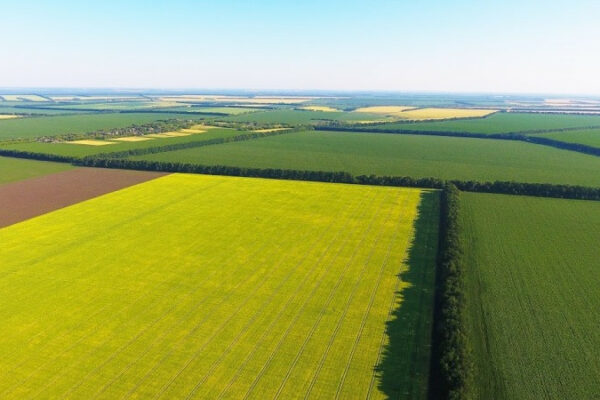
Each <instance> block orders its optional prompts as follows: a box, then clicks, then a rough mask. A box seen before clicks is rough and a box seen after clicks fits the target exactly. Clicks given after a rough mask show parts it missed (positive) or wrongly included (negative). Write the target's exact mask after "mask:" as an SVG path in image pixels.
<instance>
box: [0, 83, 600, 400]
mask: <svg viewBox="0 0 600 400" xmlns="http://www.w3.org/2000/svg"><path fill="white" fill-rule="evenodd" d="M0 97H1V96H0ZM392 97H393V96H392ZM0 100H1V102H0V142H2V143H0V150H8V151H6V152H5V153H4V154H12V155H15V154H14V153H10V151H11V150H18V151H21V152H27V154H23V153H21V154H19V156H27V157H31V158H38V159H48V158H50V159H52V156H57V157H55V158H53V159H64V158H58V157H59V156H67V157H73V163H74V164H75V165H81V164H85V165H102V166H106V165H108V166H113V167H114V166H115V165H120V166H121V167H136V168H137V167H139V168H141V169H148V170H149V171H132V170H117V169H98V168H83V167H78V168H76V167H75V166H73V165H70V164H66V163H64V164H59V163H52V162H43V161H34V160H26V159H19V158H7V157H0V243H1V244H2V245H1V246H0V292H2V293H5V294H6V295H5V296H4V297H3V300H2V302H0V303H1V304H0V319H1V320H2V324H0V354H2V356H1V357H0V399H5V398H7V399H11V398H14V399H21V398H40V397H41V398H61V399H62V398H85V399H96V398H107V399H108V398H110V399H112V398H122V399H124V398H149V397H152V398H160V397H162V398H186V399H191V398H211V399H213V398H215V399H221V398H243V399H250V398H256V399H263V398H281V399H285V398H305V399H306V398H399V399H427V398H437V396H438V394H440V393H441V392H443V391H445V390H446V389H445V388H444V387H443V386H444V382H446V383H447V381H445V379H448V378H449V375H450V374H451V373H452V372H450V373H448V370H449V369H454V371H460V372H457V374H458V375H460V376H458V377H457V376H454V377H453V378H457V379H456V381H457V382H458V381H460V379H462V378H465V382H467V383H466V385H465V387H464V388H463V387H461V388H460V389H459V390H460V391H462V390H464V391H465V392H468V394H469V395H470V396H472V397H473V398H477V399H482V400H483V399H511V398H518V399H541V398H560V399H567V398H573V399H588V398H590V399H591V398H596V397H598V394H599V393H600V386H599V385H598V379H597V378H598V376H600V361H599V360H600V357H598V349H599V348H600V335H599V334H598V332H599V329H598V327H600V319H599V317H598V312H597V310H598V309H600V297H599V296H598V289H597V286H598V281H599V280H598V278H599V277H600V275H599V274H598V271H597V269H598V268H597V267H598V260H600V250H599V249H600V248H599V247H598V243H597V242H598V237H599V234H600V230H599V228H598V227H600V203H599V202H597V201H596V202H594V201H582V200H566V199H550V198H535V197H523V196H516V195H498V194H475V193H467V192H463V193H462V194H460V195H459V197H460V201H459V203H460V207H461V210H460V224H459V225H460V226H459V229H458V233H457V235H459V236H461V238H462V245H463V246H464V248H463V250H464V259H460V256H458V257H457V258H456V259H452V262H448V263H447V264H446V261H442V262H440V264H439V265H438V261H439V260H446V258H445V257H446V256H447V255H448V254H449V253H451V251H450V250H444V249H448V248H451V246H450V247H441V249H442V250H443V251H442V252H441V253H440V254H438V241H440V235H439V233H440V232H439V227H438V224H439V221H440V219H441V221H442V222H443V223H444V230H442V233H444V232H455V231H454V228H452V229H450V228H448V227H449V226H450V225H452V224H451V223H448V221H451V220H452V219H451V218H447V217H448V216H449V215H450V214H452V211H451V210H450V209H452V210H453V209H454V208H453V207H454V206H452V207H450V206H447V203H445V202H444V203H442V204H443V205H444V207H441V208H442V209H443V210H440V204H439V202H440V199H439V197H440V196H439V192H438V191H434V190H425V189H407V188H393V187H383V186H366V185H346V184H331V183H316V182H303V181H289V180H288V181H286V180H267V179H258V178H239V177H217V176H204V175H185V174H172V175H168V174H166V173H157V172H150V171H151V170H155V169H164V170H171V171H172V170H180V171H181V170H185V169H184V168H186V167H185V166H184V167H183V168H182V166H181V165H177V164H180V163H183V164H186V163H187V164H198V165H203V166H207V167H209V168H204V169H202V170H203V171H207V172H208V173H216V172H218V173H226V174H227V173H231V174H241V175H244V174H247V173H249V171H235V170H234V169H227V168H222V166H231V167H241V168H274V169H288V170H308V171H328V172H339V171H344V172H348V173H350V174H352V175H355V176H356V175H379V176H386V175H387V176H389V175H394V176H408V177H412V178H430V177H431V178H438V179H447V180H452V179H457V180H461V181H479V182H484V181H495V180H500V181H513V182H516V183H512V184H505V185H502V188H500V189H499V188H498V187H499V186H500V185H487V186H485V185H479V186H478V184H477V183H475V184H474V185H471V186H469V185H464V188H465V190H481V188H482V187H484V188H485V189H484V190H492V191H502V192H511V193H527V194H534V195H543V196H564V197H569V196H570V197H571V198H598V196H597V193H598V192H597V190H598V189H597V188H600V173H599V172H600V159H599V158H598V157H597V156H594V155H590V154H583V153H581V152H578V151H575V150H580V151H587V153H593V150H590V149H581V148H576V147H575V146H565V145H564V144H553V143H546V144H548V145H541V144H533V143H527V142H526V141H516V140H498V139H497V138H495V139H494V138H491V137H490V136H485V138H472V137H471V138H469V137H450V136H433V135H426V134H415V133H416V132H410V131H436V132H444V133H446V134H454V135H455V136H456V133H465V134H469V133H470V134H487V135H491V134H507V133H519V134H524V135H531V136H535V137H539V138H549V139H553V140H557V141H563V142H565V143H578V144H583V145H587V146H592V147H598V148H600V116H599V115H595V116H594V115H575V114H560V113H555V114H541V113H524V112H504V111H506V110H515V109H519V107H521V106H522V107H533V108H534V109H535V110H538V108H539V109H542V108H543V106H542V105H540V104H541V103H543V104H545V103H546V101H545V100H543V99H542V100H539V99H533V100H532V99H530V101H529V102H527V101H525V102H524V103H522V104H521V103H520V102H519V99H513V100H511V101H509V100H503V99H500V98H496V97H493V98H491V97H489V96H483V95H482V96H479V97H473V96H466V97H464V98H460V99H459V98H458V97H457V98H445V97H443V96H442V97H440V96H435V95H430V94H427V95H425V94H424V95H420V96H417V95H415V96H396V97H393V98H390V97H389V96H388V97H386V96H383V97H380V96H375V95H366V96H365V97H364V98H361V97H339V98H338V97H333V96H332V97H318V96H317V97H311V96H305V97H302V96H261V95H257V96H251V95H246V94H244V95H238V96H235V95H195V94H190V95H185V94H182V95H176V94H170V95H156V94H155V95H148V96H146V95H141V94H140V95H137V94H135V95H103V94H97V95H87V96H83V95H81V96H80V95H68V94H61V95H57V96H54V95H52V96H50V97H45V96H39V95H33V94H30V95H7V96H4V98H0ZM540 101H541V103H540ZM557 101H558V100H556V99H554V102H553V101H552V99H550V100H549V104H551V105H552V107H563V106H564V107H567V106H568V107H572V106H573V107H574V105H572V104H571V103H570V102H568V101H567V102H565V103H564V104H563V102H564V101H563V100H561V101H560V102H558V103H557ZM473 102H476V104H475V103H473ZM519 104H521V105H519ZM561 104H562V105H561ZM584 104H588V103H586V102H584ZM36 106H37V107H38V108H35V107H36ZM546 106H547V105H546ZM442 107H445V108H442ZM477 107H479V108H477ZM536 107H537V108H536ZM548 107H549V106H548ZM586 107H587V106H586ZM590 107H591V106H590ZM594 107H595V106H594ZM48 108H49V109H48ZM71 109H72V110H71ZM496 109H498V110H504V111H501V112H495V110H496ZM76 110H79V111H76ZM547 111H548V110H547ZM550 111H552V110H550ZM491 112H494V114H493V115H487V114H488V113H491ZM58 113H64V114H65V115H56V114H58ZM194 113H196V114H194ZM201 113H204V114H201ZM14 114H19V117H18V118H13V115H14ZM38 114H48V115H47V116H40V115H38ZM67 114H68V115H67ZM3 116H8V117H10V118H3ZM457 117H458V118H459V119H450V118H457ZM469 117H471V118H469ZM402 118H405V119H415V120H416V119H446V120H444V121H441V120H440V121H430V122H409V121H405V122H398V121H399V120H400V119H402ZM460 118H463V119H460ZM167 119H178V120H179V121H176V122H172V121H169V123H160V124H155V125H154V126H153V127H152V129H147V128H148V127H143V128H140V127H136V126H134V125H142V124H148V123H152V122H155V121H159V120H167ZM191 119H196V120H202V125H201V126H191V121H190V120H191ZM198 123H200V122H198ZM366 124H367V125H366ZM216 125H221V126H223V127H221V128H219V127H217V126H216ZM311 125H312V126H313V127H315V128H316V129H323V130H312V129H313V127H308V126H311ZM225 126H226V127H227V128H224V127H225ZM302 126H304V128H302ZM327 126H328V127H329V128H330V129H338V130H328V131H325V130H324V129H326V128H325V127H327ZM340 126H350V128H348V129H354V130H355V131H354V132H350V131H347V132H344V131H340V130H339V129H340ZM126 127H127V128H129V129H127V130H121V131H120V132H119V134H120V136H110V135H104V136H102V135H89V136H84V135H77V136H71V137H69V139H65V138H66V137H67V136H64V137H62V138H60V137H59V138H57V137H54V138H52V142H49V141H47V139H46V138H44V139H40V137H42V136H58V135H65V134H70V133H71V134H84V133H90V132H94V131H97V130H114V129H120V128H126ZM290 127H293V128H296V129H293V130H291V129H289V128H290ZM358 128H360V130H367V129H368V130H369V132H356V130H359V129H358ZM300 129H305V130H303V131H299V130H300ZM163 130H171V132H164V133H148V132H160V131H163ZM384 130H405V131H409V132H408V133H407V134H405V133H402V134H398V133H396V134H394V133H389V134H388V133H385V132H383V131H384ZM234 137H235V139H234ZM512 139H514V137H513V138H512ZM521 139H522V138H521ZM66 140H70V141H66ZM234 140H235V141H234ZM224 142H225V143H224ZM207 144H211V146H207ZM171 145H174V147H171ZM554 145H555V146H556V147H551V146H554ZM557 147H559V148H557ZM565 147H571V148H574V150H565V149H564V148H565ZM176 149H178V150H176ZM120 152H123V153H120ZM106 153H118V154H112V155H109V156H107V155H106ZM133 154H135V155H133ZM87 156H90V158H88V159H85V160H81V159H79V158H83V157H87ZM127 156H129V159H131V160H136V161H146V162H141V163H127V162H124V161H123V160H116V162H110V161H107V160H98V159H99V158H103V157H109V158H113V159H114V158H116V157H127ZM154 161H159V162H164V163H168V164H167V165H156V164H153V163H152V162H154ZM214 166H217V168H212V167H214ZM191 170H194V169H191ZM196 170H200V169H196ZM250 172H251V171H250ZM255 172H256V171H255ZM261 172H263V173H265V176H278V174H277V171H261ZM279 172H280V171H279ZM333 175H334V174H311V179H314V178H313V177H314V176H318V178H317V179H329V178H330V177H331V176H333ZM294 176H295V177H300V178H301V179H303V178H302V177H304V176H305V174H301V173H299V174H294ZM288 178H289V176H288ZM331 179H332V180H337V178H335V179H334V178H331ZM359 181H361V180H358V179H357V180H356V181H355V182H359ZM406 181H409V180H406ZM371 182H376V179H373V180H372V181H371ZM413 182H414V181H413ZM387 183H390V182H389V181H387ZM519 183H545V184H560V185H582V186H586V188H564V187H552V188H550V189H548V188H547V187H541V188H540V186H536V187H534V189H531V186H528V185H520V184H519ZM461 187H463V186H461ZM490 188H491V189H490ZM546 189H548V190H546ZM444 193H448V192H444ZM594 196H596V197H594ZM442 198H446V197H443V196H442ZM452 241H453V239H452V237H450V236H448V237H445V236H443V235H442V240H441V242H442V245H444V246H448V245H449V243H450V244H452V243H451V242H452ZM456 242H457V243H458V242H459V241H458V240H457V241H456ZM444 251H445V252H444ZM456 253H457V254H459V253H460V251H457V252H456ZM452 255H455V254H452ZM456 260H458V261H456ZM453 262H456V263H457V264H453ZM448 266H449V267H451V268H456V270H457V271H464V272H463V274H464V279H465V282H458V285H455V286H456V287H455V286H453V285H454V284H455V283H457V282H454V281H452V279H460V278H456V277H452V276H451V278H450V279H449V278H448V276H449V275H452V273H453V271H451V270H450V269H445V268H447V267H448ZM437 268H439V270H440V272H441V273H440V274H439V276H440V278H439V279H440V281H439V282H436V269H437ZM448 282H449V283H448ZM462 283H464V288H461V287H462V286H463V285H462ZM444 284H448V286H444ZM440 288H444V289H440ZM448 288H449V291H448V290H446V289H448ZM436 289H437V293H434V292H436ZM453 290H456V291H457V292H458V294H456V293H451V292H452V291H453ZM461 290H464V293H461V292H460V291H461ZM455 295H456V296H455ZM462 295H464V299H465V301H466V312H465V314H464V315H463V314H461V313H462V312H463V311H465V310H464V309H463V308H462V307H463V305H462V304H461V301H460V299H461V298H462ZM434 296H437V297H436V298H437V300H438V302H437V303H438V304H437V306H438V307H440V308H439V309H438V310H436V312H434ZM457 299H458V300H457ZM454 301H456V302H455V303H453V302H454ZM445 302H448V303H449V304H450V303H451V304H450V305H449V306H448V304H446V303H445ZM440 310H441V311H440ZM461 316H465V320H464V321H459V320H460V319H461ZM434 317H435V318H436V322H438V323H440V324H442V325H438V328H440V329H436V330H435V332H434V331H433V329H432V327H433V323H434ZM437 318H441V319H440V320H438V319H437ZM444 318H447V319H444ZM452 318H455V320H452ZM440 321H442V322H440ZM456 322H458V324H457V325H456V326H453V324H454V323H456ZM463 324H466V327H465V326H464V325H463ZM454 328H456V329H454ZM453 329H454V330H453ZM456 333H458V334H457V335H456V337H458V340H455V341H454V342H452V340H453V339H452V338H453V336H452V335H454V334H456ZM463 334H464V336H462V335H463ZM444 335H446V336H444ZM456 337H454V339H455V338H456ZM447 338H450V339H447ZM463 339H464V340H465V341H466V342H468V343H469V345H470V347H471V349H470V351H466V352H464V353H463V352H462V347H460V346H461V344H460V341H461V340H463ZM440 343H441V344H440ZM449 343H450V344H449ZM457 343H458V344H457ZM432 346H433V347H434V348H435V350H440V348H442V349H441V351H440V354H443V356H442V357H441V358H440V357H439V354H437V353H436V352H435V351H434V353H436V354H431V353H432V350H431V348H432ZM438 346H440V347H438ZM444 346H446V347H445V348H444ZM453 351H454V352H453ZM462 354H467V359H466V363H467V364H468V363H470V362H473V370H472V373H473V376H472V377H469V376H467V375H468V372H467V373H464V371H466V370H467V369H468V368H466V369H463V368H462V367H461V364H460V363H461V361H462V360H460V357H461V355H462ZM448 355H450V356H451V357H450V359H448V358H444V357H447V356H448ZM452 356H454V359H452ZM468 357H470V358H468ZM457 360H458V361H457ZM438 363H439V364H438ZM440 365H443V366H448V365H451V366H457V367H456V368H446V369H444V368H443V367H442V368H438V367H440ZM438 369H439V370H440V371H441V370H444V372H442V375H443V374H447V376H444V377H440V376H436V375H435V374H434V375H433V376H432V379H430V376H429V373H430V371H434V373H437V371H438ZM463 373H464V376H463V375H462V374H463ZM453 378H450V379H453ZM459 384H461V383H459ZM438 390H439V391H440V393H438V392H437V391H438ZM430 391H431V392H430ZM461 393H462V392H461Z"/></svg>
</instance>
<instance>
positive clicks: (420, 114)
mask: <svg viewBox="0 0 600 400" xmlns="http://www.w3.org/2000/svg"><path fill="white" fill-rule="evenodd" d="M355 111H358V112H367V113H369V112H371V113H376V114H383V115H389V116H393V117H397V118H400V119H408V120H428V119H448V118H476V117H485V116H486V115H489V114H493V113H495V112H496V111H497V110H478V109H472V108H418V109H413V107H403V106H375V107H362V108H358V109H356V110H355Z"/></svg>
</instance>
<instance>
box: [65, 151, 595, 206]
mask: <svg viewBox="0 0 600 400" xmlns="http://www.w3.org/2000/svg"><path fill="white" fill-rule="evenodd" d="M74 163H75V164H77V165H83V166H90V167H104V168H123V169H140V170H146V171H162V172H182V173H196V174H208V175H230V176H245V177H260V178H271V179H290V180H304V181H316V182H333V183H349V184H358V185H376V186H398V187H420V188H432V189H443V188H444V187H445V186H446V185H447V184H448V183H451V184H453V185H454V186H456V187H457V188H458V189H459V190H464V191H469V192H482V193H500V194H511V195H524V196H537V197H556V198H564V199H579V200H597V201H600V188H594V187H587V186H574V185H555V184H547V183H520V182H502V181H495V182H478V181H461V180H450V181H446V180H443V179H438V178H413V177H409V176H376V175H359V176H355V175H352V174H350V173H349V172H345V171H309V170H293V169H279V168H245V167H235V166H226V165H200V164H190V163H180V162H165V161H148V160H130V159H125V158H99V157H94V156H91V157H85V158H83V159H77V160H75V161H74Z"/></svg>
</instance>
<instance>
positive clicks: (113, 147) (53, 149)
mask: <svg viewBox="0 0 600 400" xmlns="http://www.w3.org/2000/svg"><path fill="white" fill-rule="evenodd" d="M243 134H244V132H242V131H238V130H234V129H209V130H208V131H207V132H204V133H201V134H194V135H190V136H181V137H165V138H153V139H151V140H147V141H143V142H118V141H114V144H110V145H106V146H88V145H80V144H72V143H67V142H62V143H44V142H25V143H12V144H6V145H0V150H2V149H8V150H20V151H29V152H33V153H41V154H53V155H60V156H70V157H85V156H91V155H94V154H101V153H110V152H116V151H126V150H131V149H145V148H149V147H159V146H166V145H171V144H179V143H190V142H201V141H205V140H211V139H215V138H221V137H223V138H224V137H231V136H238V135H243Z"/></svg>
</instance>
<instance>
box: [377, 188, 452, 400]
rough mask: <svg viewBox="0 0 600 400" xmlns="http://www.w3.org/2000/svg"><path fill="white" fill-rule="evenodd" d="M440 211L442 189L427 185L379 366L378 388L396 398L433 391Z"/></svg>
mask: <svg viewBox="0 0 600 400" xmlns="http://www.w3.org/2000/svg"><path fill="white" fill-rule="evenodd" d="M439 213H440V210H439V192H437V191H424V192H423V193H422V194H421V202H420V204H419V207H418V214H417V218H416V220H415V223H414V228H415V235H414V238H413V241H412V243H411V247H410V249H409V253H408V257H407V264H408V270H407V271H404V272H402V273H401V274H399V275H398V277H399V278H400V279H401V280H402V281H403V282H406V283H408V286H405V287H404V288H402V289H401V290H400V291H398V292H396V306H395V309H394V310H393V312H392V317H391V319H390V320H389V321H388V322H387V323H386V334H387V339H388V343H387V344H386V346H385V347H384V349H383V350H382V356H381V359H380V361H379V364H378V365H377V366H376V367H375V371H376V374H377V376H378V378H379V379H378V388H379V390H380V391H381V392H382V393H384V394H385V395H386V397H387V398H390V399H392V398H393V399H426V398H427V397H428V396H429V394H428V386H429V372H430V358H431V343H432V330H433V314H434V292H435V290H434V289H435V271H436V259H437V251H438V239H439V237H438V229H439V226H438V225H439Z"/></svg>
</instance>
